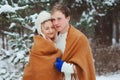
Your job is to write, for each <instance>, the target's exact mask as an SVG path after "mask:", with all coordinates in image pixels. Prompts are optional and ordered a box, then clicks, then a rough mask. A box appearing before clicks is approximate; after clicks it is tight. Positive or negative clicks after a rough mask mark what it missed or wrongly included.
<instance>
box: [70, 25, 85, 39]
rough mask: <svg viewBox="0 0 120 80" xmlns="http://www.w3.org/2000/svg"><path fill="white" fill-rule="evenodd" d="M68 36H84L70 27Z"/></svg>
mask: <svg viewBox="0 0 120 80" xmlns="http://www.w3.org/2000/svg"><path fill="white" fill-rule="evenodd" d="M70 28H71V29H70V34H71V36H74V37H81V36H85V35H84V33H83V32H81V31H80V30H78V29H77V28H75V27H74V26H71V27H70Z"/></svg>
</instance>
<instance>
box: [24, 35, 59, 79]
mask: <svg viewBox="0 0 120 80" xmlns="http://www.w3.org/2000/svg"><path fill="white" fill-rule="evenodd" d="M60 56H61V52H60V51H59V50H58V49H57V48H56V47H55V45H54V44H53V43H52V42H49V41H48V40H45V39H44V38H42V37H41V36H39V35H37V36H35V37H34V45H33V47H32V48H31V50H30V60H29V63H28V64H27V66H26V67H25V70H24V75H23V80H60V78H59V74H60V73H59V72H58V71H57V70H56V68H55V66H54V62H55V60H56V58H57V57H60Z"/></svg>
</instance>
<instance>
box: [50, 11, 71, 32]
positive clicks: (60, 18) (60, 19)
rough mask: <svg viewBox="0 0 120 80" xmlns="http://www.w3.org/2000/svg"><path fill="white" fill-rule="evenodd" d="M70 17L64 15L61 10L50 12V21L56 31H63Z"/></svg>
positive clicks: (65, 29)
mask: <svg viewBox="0 0 120 80" xmlns="http://www.w3.org/2000/svg"><path fill="white" fill-rule="evenodd" d="M69 20H70V17H65V15H64V14H63V13H62V12H61V11H55V12H54V13H52V22H53V25H54V27H55V29H56V30H57V31H59V32H60V33H64V32H66V31H67V28H68V26H69Z"/></svg>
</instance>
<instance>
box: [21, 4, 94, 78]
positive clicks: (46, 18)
mask: <svg viewBox="0 0 120 80" xmlns="http://www.w3.org/2000/svg"><path fill="white" fill-rule="evenodd" d="M69 21H70V10H69V8H68V7H66V6H64V5H61V4H55V5H54V6H53V8H52V10H51V14H50V13H48V12H46V11H42V12H41V13H40V14H39V15H38V18H37V20H36V22H35V25H36V27H37V32H38V34H39V35H36V36H35V37H34V45H33V46H32V48H31V50H30V59H29V63H28V64H27V65H26V67H25V70H24V75H23V80H96V78H95V70H94V63H93V57H92V53H91V48H90V46H89V43H88V40H87V38H86V36H85V35H84V34H83V33H81V32H80V31H78V30H77V29H75V28H74V27H73V26H72V25H71V24H70V23H69Z"/></svg>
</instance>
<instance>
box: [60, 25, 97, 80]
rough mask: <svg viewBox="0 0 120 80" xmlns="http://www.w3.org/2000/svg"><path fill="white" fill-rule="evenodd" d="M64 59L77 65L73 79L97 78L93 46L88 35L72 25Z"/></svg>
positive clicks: (90, 79) (92, 79) (86, 79)
mask: <svg viewBox="0 0 120 80" xmlns="http://www.w3.org/2000/svg"><path fill="white" fill-rule="evenodd" d="M62 60H63V61H66V62H67V63H72V64H74V65H75V69H76V70H75V73H74V78H75V79H72V80H96V79H95V70H94V63H93V57H92V53H91V48H90V46H89V42H88V41H87V38H86V36H85V35H84V34H83V33H82V32H80V31H78V30H77V29H75V28H74V27H73V26H71V25H70V28H69V30H68V34H67V39H66V48H65V51H64V54H63V55H62Z"/></svg>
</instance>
